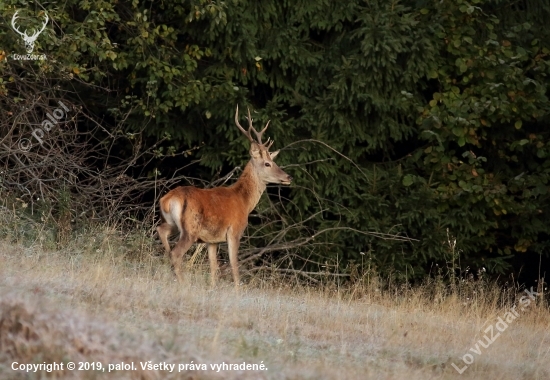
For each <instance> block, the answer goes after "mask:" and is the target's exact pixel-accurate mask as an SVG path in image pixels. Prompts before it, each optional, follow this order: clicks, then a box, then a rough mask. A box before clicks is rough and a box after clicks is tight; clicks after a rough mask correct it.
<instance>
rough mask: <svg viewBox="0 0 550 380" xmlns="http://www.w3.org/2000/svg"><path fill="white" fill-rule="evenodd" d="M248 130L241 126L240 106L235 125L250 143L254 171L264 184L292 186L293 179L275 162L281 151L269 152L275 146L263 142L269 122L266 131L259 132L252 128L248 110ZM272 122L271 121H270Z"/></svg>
mask: <svg viewBox="0 0 550 380" xmlns="http://www.w3.org/2000/svg"><path fill="white" fill-rule="evenodd" d="M247 119H248V130H247V131H246V130H245V129H244V128H243V127H241V125H240V124H239V105H237V111H236V112H235V124H237V127H238V128H239V129H240V130H241V132H242V133H243V134H244V135H245V136H246V138H247V139H248V141H250V157H251V162H252V164H253V166H254V169H255V171H256V173H257V175H258V177H259V178H260V180H261V181H262V182H264V183H280V184H283V185H290V182H291V181H292V177H291V176H289V175H288V174H287V173H285V172H284V171H283V170H282V169H281V168H280V167H279V166H278V165H277V164H276V163H275V161H273V160H274V159H275V157H276V156H277V155H278V154H279V151H278V150H277V151H275V152H271V153H270V152H269V148H270V147H271V145H273V140H271V142H270V141H269V140H270V139H269V138H268V139H267V141H266V142H265V143H263V142H262V136H263V134H264V132H265V131H266V130H267V127H268V126H269V121H268V122H267V124H266V125H265V127H264V129H262V130H261V131H260V132H258V131H257V130H256V129H255V128H254V127H253V126H252V117H251V116H250V109H249V110H248V118H247ZM270 121H271V120H270ZM252 132H253V133H254V135H255V136H256V140H255V139H254V138H253V137H252Z"/></svg>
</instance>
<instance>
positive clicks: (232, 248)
mask: <svg viewBox="0 0 550 380" xmlns="http://www.w3.org/2000/svg"><path fill="white" fill-rule="evenodd" d="M237 115H238V108H237ZM237 115H236V122H237V126H239V128H240V129H241V130H243V129H242V128H241V127H240V125H239V124H238V121H237ZM249 122H250V128H249V132H248V135H247V137H249V139H250V141H251V147H250V155H251V159H250V161H249V162H248V164H247V165H246V167H245V169H244V171H243V173H242V175H241V177H240V178H239V180H238V181H237V182H236V183H235V184H233V185H231V186H229V187H216V188H213V189H199V188H196V187H193V186H180V187H178V188H175V189H173V190H171V191H170V192H168V194H166V195H165V196H163V197H162V198H161V199H160V210H161V214H162V221H163V223H162V224H161V225H160V226H158V227H157V231H158V234H159V237H160V240H161V241H162V244H163V245H164V248H165V250H166V252H167V253H169V254H170V259H171V261H172V266H173V268H174V272H175V273H176V276H177V277H178V279H180V280H181V263H182V261H183V255H184V254H185V253H186V252H187V250H188V249H189V248H190V247H191V245H192V244H193V243H195V242H204V243H207V244H208V257H209V260H210V271H211V276H212V285H214V284H215V282H216V278H217V272H218V260H217V249H218V244H219V243H222V242H227V244H228V249H229V261H230V264H231V269H232V272H233V279H234V281H235V285H236V286H238V285H239V269H238V262H237V253H238V249H239V243H240V239H241V237H242V234H243V232H244V230H245V228H246V226H247V224H248V214H250V212H251V211H252V210H253V209H254V207H256V205H257V204H258V202H259V200H260V197H261V196H262V193H263V192H264V191H265V188H266V184H267V183H282V184H290V182H291V180H292V177H290V176H289V175H288V174H286V173H285V172H284V171H283V170H282V169H281V168H279V167H278V166H277V164H276V163H275V162H274V161H273V158H275V156H276V155H277V153H278V151H277V152H273V153H269V146H270V145H269V146H265V145H264V144H262V143H261V133H260V134H258V132H256V131H255V130H254V132H255V133H256V134H257V136H258V141H257V142H256V141H253V140H252V139H251V138H250V130H251V129H253V127H252V123H251V119H250V113H249ZM266 128H267V126H266ZM266 128H264V130H263V131H265V129H266ZM263 131H262V133H263ZM243 132H244V131H243ZM245 135H246V134H245ZM266 165H269V166H266ZM176 227H177V229H178V230H179V232H180V238H179V241H178V242H177V243H176V245H175V246H174V248H173V249H172V251H170V244H169V243H168V237H169V236H170V235H171V234H172V233H173V232H174V231H175V229H176Z"/></svg>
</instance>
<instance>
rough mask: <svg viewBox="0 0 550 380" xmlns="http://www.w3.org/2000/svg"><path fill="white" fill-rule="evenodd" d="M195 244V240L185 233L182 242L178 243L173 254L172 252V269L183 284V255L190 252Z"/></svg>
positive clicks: (181, 237) (182, 235)
mask: <svg viewBox="0 0 550 380" xmlns="http://www.w3.org/2000/svg"><path fill="white" fill-rule="evenodd" d="M192 244H193V239H192V238H191V237H190V236H189V235H188V234H186V233H185V232H184V233H182V234H181V236H180V240H179V241H178V242H177V243H176V245H175V247H174V249H173V250H172V252H170V260H171V261H172V267H173V269H174V273H175V274H176V277H177V278H178V280H179V281H180V282H181V280H182V277H181V264H182V261H183V255H184V254H185V253H186V252H187V251H188V250H189V248H190V247H191V245H192Z"/></svg>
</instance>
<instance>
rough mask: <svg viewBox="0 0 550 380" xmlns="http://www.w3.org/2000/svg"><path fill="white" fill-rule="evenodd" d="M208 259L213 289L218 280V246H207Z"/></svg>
mask: <svg viewBox="0 0 550 380" xmlns="http://www.w3.org/2000/svg"><path fill="white" fill-rule="evenodd" d="M208 259H209V260H210V280H211V281H212V287H214V286H216V280H217V279H218V244H208Z"/></svg>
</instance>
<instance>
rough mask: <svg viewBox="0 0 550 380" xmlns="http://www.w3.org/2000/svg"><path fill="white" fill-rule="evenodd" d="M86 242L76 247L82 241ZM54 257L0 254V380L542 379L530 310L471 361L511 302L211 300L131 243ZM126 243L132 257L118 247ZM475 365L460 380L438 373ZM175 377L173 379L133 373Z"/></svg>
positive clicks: (260, 292)
mask: <svg viewBox="0 0 550 380" xmlns="http://www.w3.org/2000/svg"><path fill="white" fill-rule="evenodd" d="M87 236H88V235H87ZM90 236H94V238H86V237H83V238H81V239H80V240H79V241H77V242H74V243H73V244H72V245H71V246H69V247H67V248H66V249H64V250H63V251H57V252H51V251H45V250H43V249H42V248H39V247H37V246H36V245H34V246H32V245H31V246H30V247H27V248H25V247H23V246H22V245H21V244H17V242H15V243H14V242H13V241H12V242H10V243H7V242H3V243H0V378H2V379H9V378H30V379H35V378H42V377H43V376H44V375H48V374H47V373H44V372H43V373H41V374H29V375H25V374H24V373H23V372H20V371H19V372H15V371H12V370H11V363H12V362H13V361H18V362H19V363H43V362H46V363H50V362H54V361H55V362H65V363H66V362H68V361H73V362H79V361H88V362H91V361H95V362H97V361H100V362H102V363H103V365H105V366H106V365H107V364H108V363H119V362H126V363H128V362H132V361H133V362H134V363H135V366H136V367H137V368H138V370H136V371H126V372H115V373H112V374H110V375H107V374H105V373H99V372H94V371H80V372H79V371H64V372H57V373H52V374H50V375H51V376H54V375H55V376H57V377H63V378H96V377H100V378H106V377H107V378H116V379H118V378H144V379H157V378H158V379H161V378H162V379H164V378H167V379H171V378H174V379H175V378H178V379H180V378H189V379H208V378H218V379H233V378H234V379H248V378H250V379H404V378H406V379H408V380H413V379H458V378H479V379H481V378H483V379H547V378H549V377H550V364H549V363H550V361H549V359H550V357H549V356H550V355H549V348H548V347H550V332H549V331H550V329H549V327H550V319H549V318H548V309H547V308H546V306H545V305H544V304H543V302H542V297H539V299H537V302H536V304H535V303H532V304H531V305H530V306H529V307H527V308H526V309H525V310H523V311H521V312H520V317H519V318H518V319H517V320H515V321H514V322H513V323H511V324H510V326H509V327H508V329H506V330H505V331H504V332H503V333H502V334H501V335H500V336H499V338H498V339H497V340H496V341H495V342H494V343H493V344H492V345H490V346H489V347H488V348H481V355H477V354H473V353H472V352H471V351H469V350H470V348H471V347H474V346H475V343H476V342H477V341H478V340H479V339H482V336H483V335H484V334H483V331H484V330H485V329H486V328H487V326H488V325H491V324H494V323H495V322H496V319H497V317H498V316H502V315H503V314H504V312H506V311H507V310H508V309H509V308H510V306H512V305H513V304H517V302H518V301H517V297H516V298H514V297H509V298H510V302H509V303H506V301H504V300H503V295H502V292H499V291H498V290H497V289H495V288H494V287H493V286H491V285H487V284H482V283H473V284H472V285H468V286H464V287H462V288H460V290H459V291H455V292H447V291H446V290H445V289H444V287H442V285H441V284H439V283H433V284H428V285H425V286H422V287H418V288H414V289H407V288H403V289H394V290H392V291H381V290H380V288H379V285H378V282H377V281H378V279H377V278H376V277H372V278H370V280H368V281H367V279H365V281H362V282H358V283H357V284H356V286H354V287H352V288H350V289H338V288H335V287H331V286H325V287H323V289H312V288H307V287H303V286H299V285H288V284H287V285H285V283H284V282H282V281H278V280H276V279H273V278H270V279H264V278H260V277H257V278H252V279H250V282H249V283H248V284H247V285H244V286H243V287H242V289H241V291H240V292H239V293H237V292H235V291H234V289H233V284H232V283H231V282H229V281H228V282H225V283H224V282H222V284H221V285H220V286H219V287H217V288H216V289H214V290H210V289H209V286H208V278H207V275H206V274H205V273H207V271H205V270H204V269H203V268H201V267H197V268H198V269H194V270H189V269H188V270H187V276H186V280H185V282H184V283H177V282H175V281H174V278H173V275H172V273H171V271H170V268H169V264H168V261H167V260H166V259H164V258H157V257H153V256H151V255H149V254H147V253H144V252H147V251H150V250H151V249H152V248H151V247H150V246H148V244H149V243H148V242H147V241H145V240H143V241H141V242H139V241H138V242H137V243H135V242H136V240H135V239H134V240H131V239H130V240H129V239H122V238H120V237H117V236H116V234H114V233H113V231H111V232H110V233H105V231H103V232H101V233H100V232H97V233H94V234H92V235H90ZM129 241H130V242H134V244H135V245H134V246H132V245H131V244H130V245H128V242H129ZM468 352H470V353H472V355H473V357H474V359H475V361H474V363H473V364H472V365H471V366H470V367H469V368H468V369H467V370H466V371H464V373H463V374H462V375H459V374H458V373H457V371H456V370H455V369H454V368H453V367H452V366H451V363H453V362H454V363H455V364H456V365H457V366H458V367H462V366H463V365H464V364H463V363H462V361H461V359H460V358H461V357H462V356H463V355H464V354H466V353H468ZM148 360H151V361H152V362H153V363H160V362H167V363H174V364H176V370H175V371H174V372H173V373H169V372H163V371H156V372H155V371H141V370H139V362H141V361H148ZM191 361H193V363H195V364H203V363H204V364H207V365H209V364H211V363H222V362H226V363H242V362H243V361H246V362H247V363H257V364H259V363H260V362H262V361H263V363H264V364H265V365H266V366H267V368H268V370H267V371H242V372H239V371H221V372H219V373H217V372H216V371H212V370H210V369H208V370H207V371H187V372H183V373H177V364H179V363H191Z"/></svg>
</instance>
